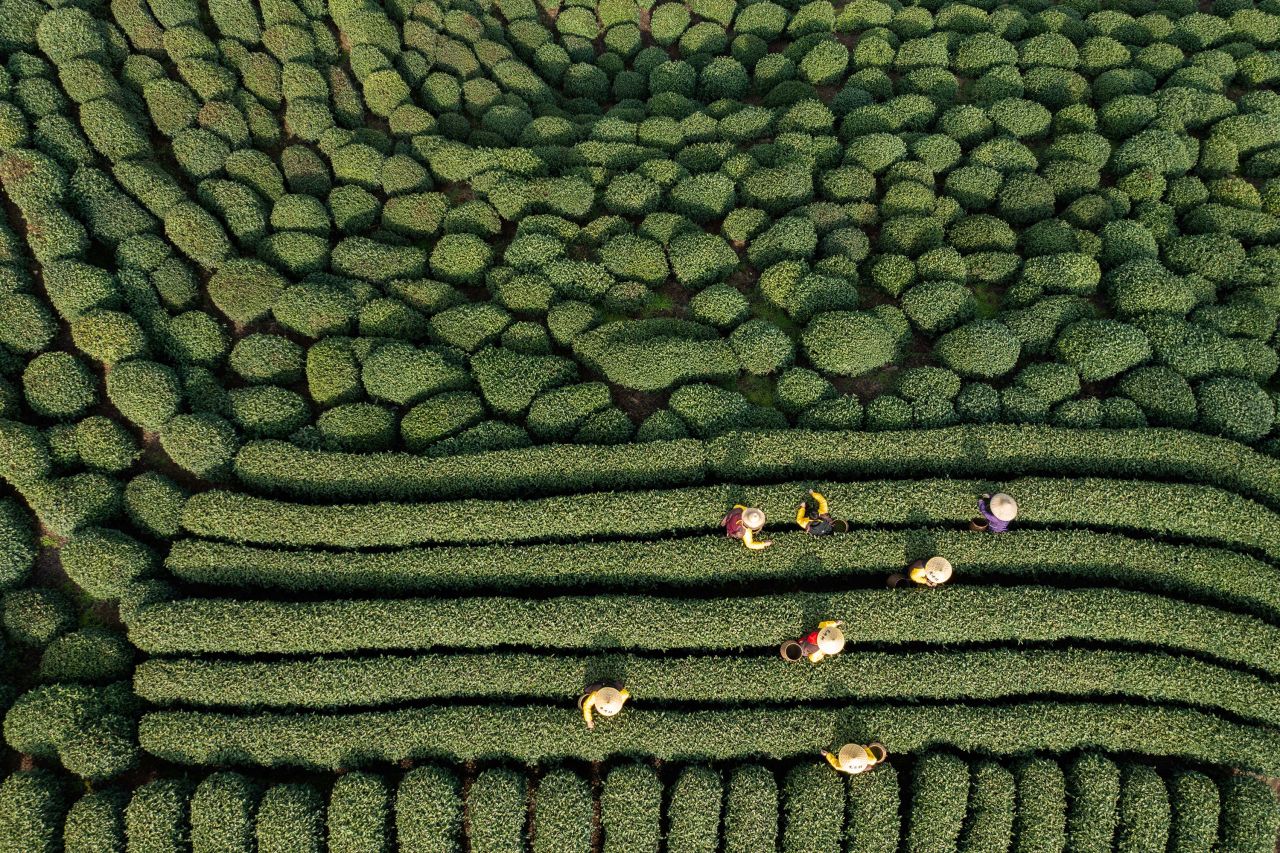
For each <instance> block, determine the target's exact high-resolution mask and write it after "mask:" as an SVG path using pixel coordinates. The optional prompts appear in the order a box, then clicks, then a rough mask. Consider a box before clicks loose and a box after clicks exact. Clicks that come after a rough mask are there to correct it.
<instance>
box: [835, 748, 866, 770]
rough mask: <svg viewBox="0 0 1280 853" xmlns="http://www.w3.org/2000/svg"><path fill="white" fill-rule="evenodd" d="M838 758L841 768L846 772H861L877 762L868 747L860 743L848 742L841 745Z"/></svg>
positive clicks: (837, 754)
mask: <svg viewBox="0 0 1280 853" xmlns="http://www.w3.org/2000/svg"><path fill="white" fill-rule="evenodd" d="M836 760H837V761H839V762H840V769H841V770H843V771H844V772H846V773H861V772H863V771H864V770H867V769H869V768H870V767H871V765H872V764H874V763H875V762H874V761H872V759H871V756H870V754H868V752H867V748H866V747H865V746H863V745H862V744H858V743H846V744H845V745H844V746H842V747H840V751H839V752H838V753H836Z"/></svg>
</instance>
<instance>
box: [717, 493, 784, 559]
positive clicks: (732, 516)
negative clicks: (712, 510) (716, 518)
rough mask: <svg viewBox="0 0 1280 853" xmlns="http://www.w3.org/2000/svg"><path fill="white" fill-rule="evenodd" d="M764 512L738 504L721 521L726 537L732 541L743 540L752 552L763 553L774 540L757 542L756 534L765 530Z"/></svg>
mask: <svg viewBox="0 0 1280 853" xmlns="http://www.w3.org/2000/svg"><path fill="white" fill-rule="evenodd" d="M764 523H765V518H764V510H762V509H756V508H755V507H753V506H743V505H742V504H737V505H735V506H734V508H733V509H731V510H729V512H727V513H726V514H725V517H724V518H722V519H720V526H721V527H723V528H724V535H725V536H728V537H729V538H730V539H741V540H742V544H743V545H746V546H747V548H748V549H750V550H752V551H763V550H764V549H765V548H768V547H769V546H770V545H772V544H773V540H771V539H765V540H763V541H761V540H757V539H756V538H755V537H756V534H757V533H759V532H760V531H761V530H763V529H764Z"/></svg>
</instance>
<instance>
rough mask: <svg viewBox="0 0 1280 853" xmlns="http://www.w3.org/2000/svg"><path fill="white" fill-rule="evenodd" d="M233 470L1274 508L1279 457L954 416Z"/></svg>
mask: <svg viewBox="0 0 1280 853" xmlns="http://www.w3.org/2000/svg"><path fill="white" fill-rule="evenodd" d="M235 473H236V477H237V479H239V480H240V481H241V482H243V483H245V484H246V485H248V486H249V487H251V489H252V490H254V491H255V492H259V493H268V492H273V493H280V494H282V495H286V496H294V497H312V498H315V499H323V500H328V501H342V500H358V499H368V498H379V499H383V500H388V499H389V500H414V499H427V498H429V499H442V498H451V497H472V498H474V497H490V496H493V497H514V496H519V495H522V494H535V495H537V494H561V493H565V492H582V491H592V490H597V491H598V490H622V489H646V488H658V487H668V486H679V485H696V484H699V483H702V482H704V481H706V480H710V481H721V482H723V481H728V482H777V481H779V480H787V479H797V478H806V477H808V478H814V479H819V478H822V479H826V478H833V479H857V478H864V477H899V478H929V477H936V476H940V475H944V474H945V475H947V476H968V477H992V478H996V477H999V478H1010V477H1021V476H1028V475H1046V474H1048V475H1059V476H1061V475H1072V476H1126V477H1133V478H1136V479H1172V480H1184V481H1188V482H1194V483H1204V484H1208V485H1215V486H1220V487H1222V488H1225V489H1227V490H1229V491H1234V492H1238V493H1240V494H1242V495H1245V496H1247V497H1252V498H1254V499H1257V500H1260V501H1261V502H1263V503H1265V504H1267V505H1268V506H1271V507H1272V508H1280V463H1277V462H1276V460H1274V459H1273V458H1271V457H1269V456H1266V455H1263V454H1259V453H1257V452H1254V451H1252V450H1250V449H1249V448H1247V447H1245V446H1244V445H1241V444H1239V443H1237V442H1233V441H1224V440H1222V439H1217V438H1212V437H1209V436H1204V435H1197V434H1195V433H1191V432H1183V431H1179V430H1172V429H1141V430H1101V431H1090V430H1071V429H1054V428H1052V427H1046V426H1031V425H1020V426H1014V425H998V426H963V427H950V428H945V429H929V430H915V431H906V432H851V431H811V430H789V431H782V432H777V433H760V432H731V433H728V434H726V435H723V436H720V437H718V438H715V439H712V440H710V441H706V442H698V441H693V440H683V441H653V442H647V443H644V444H643V446H630V445H623V446H618V447H593V448H582V447H572V446H568V445H551V446H543V447H535V448H523V449H518V450H506V451H494V452H490V453H477V454H470V455H462V456H451V457H443V458H435V457H422V456H417V455H412V454H405V453H372V454H371V453H335V452H323V451H315V450H306V449H304V448H299V447H295V446H292V445H289V444H287V443H284V442H278V441H260V442H249V443H248V444H246V445H245V446H244V447H243V448H242V449H241V450H240V451H239V453H238V454H237V456H236V462H235Z"/></svg>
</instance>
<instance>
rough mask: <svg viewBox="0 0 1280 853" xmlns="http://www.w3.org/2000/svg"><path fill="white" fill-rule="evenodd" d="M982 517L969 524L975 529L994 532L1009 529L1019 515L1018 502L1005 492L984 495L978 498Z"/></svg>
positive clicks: (1002, 531)
mask: <svg viewBox="0 0 1280 853" xmlns="http://www.w3.org/2000/svg"><path fill="white" fill-rule="evenodd" d="M978 512H980V513H981V514H982V516H981V517H980V518H975V519H974V520H973V521H972V522H970V524H969V526H970V527H971V528H972V529H974V530H990V531H991V532H992V533H1004V532H1006V531H1008V529H1009V524H1010V523H1012V521H1013V520H1014V519H1015V518H1017V517H1018V502H1017V501H1015V500H1014V499H1013V497H1012V496H1010V495H1006V494H1005V493H1004V492H996V493H995V494H994V495H983V496H982V497H981V498H979V499H978Z"/></svg>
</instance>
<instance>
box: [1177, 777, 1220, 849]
mask: <svg viewBox="0 0 1280 853" xmlns="http://www.w3.org/2000/svg"><path fill="white" fill-rule="evenodd" d="M1168 787H1169V803H1170V806H1171V807H1172V812H1173V814H1172V821H1173V822H1172V824H1171V826H1170V828H1169V847H1170V849H1172V850H1178V851H1187V853H1191V851H1196V850H1202V851H1209V850H1212V849H1213V845H1214V844H1215V843H1216V841H1217V838H1218V818H1219V809H1220V807H1221V801H1220V798H1219V793H1218V788H1217V786H1216V785H1214V784H1213V780H1212V779H1210V778H1209V777H1208V776H1206V775H1204V774H1203V773H1200V772H1197V771H1194V770H1185V771H1180V772H1178V773H1175V774H1173V775H1172V777H1170V778H1169V779H1168Z"/></svg>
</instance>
